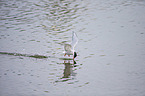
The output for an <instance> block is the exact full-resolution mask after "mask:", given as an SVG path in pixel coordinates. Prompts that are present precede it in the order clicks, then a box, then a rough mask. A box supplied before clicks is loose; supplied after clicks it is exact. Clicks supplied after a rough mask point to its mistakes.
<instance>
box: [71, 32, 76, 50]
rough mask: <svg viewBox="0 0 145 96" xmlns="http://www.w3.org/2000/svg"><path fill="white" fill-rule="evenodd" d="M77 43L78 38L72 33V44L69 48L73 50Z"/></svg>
mask: <svg viewBox="0 0 145 96" xmlns="http://www.w3.org/2000/svg"><path fill="white" fill-rule="evenodd" d="M77 43H78V37H77V35H76V33H75V32H72V43H71V46H72V48H73V49H74V47H75V46H76V44H77Z"/></svg>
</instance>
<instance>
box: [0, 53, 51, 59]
mask: <svg viewBox="0 0 145 96" xmlns="http://www.w3.org/2000/svg"><path fill="white" fill-rule="evenodd" d="M0 54H2V55H12V56H22V57H31V58H37V59H46V58H51V56H44V55H38V54H35V55H31V54H21V53H8V52H0Z"/></svg>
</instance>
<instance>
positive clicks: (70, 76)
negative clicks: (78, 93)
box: [56, 60, 77, 82]
mask: <svg viewBox="0 0 145 96" xmlns="http://www.w3.org/2000/svg"><path fill="white" fill-rule="evenodd" d="M63 64H64V65H65V68H64V72H63V76H62V77H61V78H60V80H58V81H56V82H65V81H68V80H74V79H75V76H76V73H75V72H74V70H75V67H77V65H76V64H77V63H76V61H75V60H73V62H72V60H64V63H63Z"/></svg>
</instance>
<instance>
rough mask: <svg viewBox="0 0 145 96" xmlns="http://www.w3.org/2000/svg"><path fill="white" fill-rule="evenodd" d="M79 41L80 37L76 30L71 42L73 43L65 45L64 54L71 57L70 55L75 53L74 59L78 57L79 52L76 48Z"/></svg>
mask: <svg viewBox="0 0 145 96" xmlns="http://www.w3.org/2000/svg"><path fill="white" fill-rule="evenodd" d="M77 43H78V37H77V35H76V33H75V32H72V42H71V44H65V45H64V50H65V52H64V53H65V54H64V56H66V55H68V56H69V57H70V55H73V59H74V58H75V57H77V53H76V52H75V50H74V48H75V46H76V44H77Z"/></svg>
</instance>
